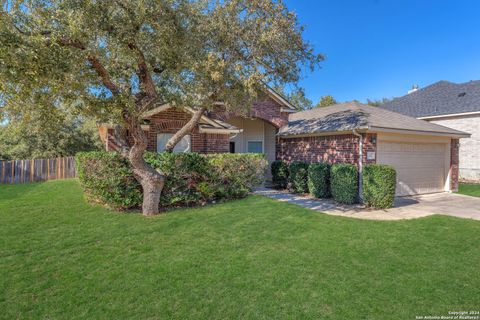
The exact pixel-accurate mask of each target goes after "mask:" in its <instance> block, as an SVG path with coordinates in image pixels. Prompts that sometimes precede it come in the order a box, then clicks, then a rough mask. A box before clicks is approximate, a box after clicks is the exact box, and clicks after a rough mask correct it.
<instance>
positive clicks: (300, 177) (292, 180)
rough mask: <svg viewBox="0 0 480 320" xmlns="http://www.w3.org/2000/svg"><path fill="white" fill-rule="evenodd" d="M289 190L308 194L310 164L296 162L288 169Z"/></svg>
mask: <svg viewBox="0 0 480 320" xmlns="http://www.w3.org/2000/svg"><path fill="white" fill-rule="evenodd" d="M288 171H289V173H288V189H289V190H290V191H292V192H295V193H307V192H308V183H307V182H308V163H306V162H301V161H294V162H292V163H291V164H290V166H289V167H288Z"/></svg>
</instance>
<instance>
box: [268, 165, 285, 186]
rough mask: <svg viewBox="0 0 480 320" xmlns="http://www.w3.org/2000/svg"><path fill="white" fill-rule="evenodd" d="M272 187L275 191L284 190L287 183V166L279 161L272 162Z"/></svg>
mask: <svg viewBox="0 0 480 320" xmlns="http://www.w3.org/2000/svg"><path fill="white" fill-rule="evenodd" d="M271 170H272V185H273V187H274V188H275V189H285V188H286V187H287V183H288V165H287V164H286V163H285V162H283V161H281V160H275V161H273V162H272V166H271Z"/></svg>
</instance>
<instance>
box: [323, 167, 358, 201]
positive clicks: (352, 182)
mask: <svg viewBox="0 0 480 320" xmlns="http://www.w3.org/2000/svg"><path fill="white" fill-rule="evenodd" d="M330 181H331V183H330V188H331V192H332V196H333V198H334V199H335V200H336V201H337V202H340V203H345V204H352V203H355V202H357V198H358V170H357V168H356V167H355V166H354V165H352V164H335V165H333V166H332V170H331V172H330Z"/></svg>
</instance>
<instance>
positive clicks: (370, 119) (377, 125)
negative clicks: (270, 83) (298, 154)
mask: <svg viewBox="0 0 480 320" xmlns="http://www.w3.org/2000/svg"><path fill="white" fill-rule="evenodd" d="M353 130H359V131H364V132H366V131H370V132H378V131H389V130H395V131H400V132H405V133H409V132H410V133H418V132H422V133H424V134H430V135H447V136H456V137H468V136H469V134H468V133H465V132H461V131H458V130H454V129H451V128H447V127H444V126H441V125H437V124H434V123H430V122H427V121H424V120H419V119H415V118H412V117H409V116H405V115H402V114H399V113H396V112H392V111H389V110H385V109H380V108H378V107H372V106H368V105H364V104H361V103H358V102H348V103H342V104H336V105H333V106H329V107H320V108H315V109H312V110H308V111H302V112H297V113H294V114H291V115H290V117H289V120H288V125H286V126H284V127H282V128H281V129H280V131H279V133H278V134H279V135H281V136H298V135H316V134H327V133H335V132H348V131H353Z"/></svg>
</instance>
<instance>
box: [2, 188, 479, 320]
mask: <svg viewBox="0 0 480 320" xmlns="http://www.w3.org/2000/svg"><path fill="white" fill-rule="evenodd" d="M0 234H1V238H0V290H1V291H0V310H1V312H0V317H1V318H4V319H14V318H29V319H40V318H44V319H45V318H48V319H58V318H64V319H76V318H79V319H125V318H129V319H147V318H149V319H228V318H230V319H231V318H236V319H299V318H306V319H319V318H322V319H415V316H416V315H445V314H447V312H448V311H459V310H479V309H480V290H479V288H480V276H479V272H478V271H479V266H480V222H478V221H473V220H466V219H458V218H453V217H446V216H431V217H427V218H422V219H417V220H410V221H396V222H385V221H383V222H380V221H379V222H377V221H364V220H357V219H349V218H343V217H334V216H328V215H324V214H321V213H318V212H314V211H310V210H307V209H302V208H299V207H297V206H294V205H291V204H286V203H282V202H277V201H275V200H271V199H267V198H263V197H260V196H251V197H249V198H246V199H243V200H238V201H233V202H230V203H226V204H219V205H212V206H207V207H204V208H199V209H189V210H178V211H173V212H170V213H168V214H165V215H161V216H157V217H154V218H144V217H142V216H141V215H139V214H132V213H129V214H125V213H123V214H122V213H115V212H109V211H107V210H105V209H103V208H101V207H99V206H90V205H87V204H86V203H85V202H84V201H83V196H82V192H81V189H80V187H79V185H78V182H77V181H76V180H66V181H56V182H55V181H54V182H47V183H38V184H29V185H18V186H4V185H0Z"/></svg>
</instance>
